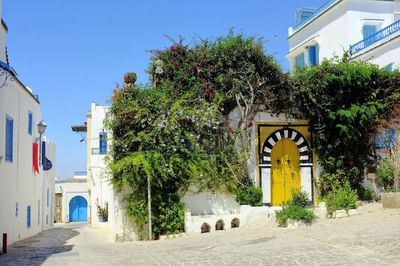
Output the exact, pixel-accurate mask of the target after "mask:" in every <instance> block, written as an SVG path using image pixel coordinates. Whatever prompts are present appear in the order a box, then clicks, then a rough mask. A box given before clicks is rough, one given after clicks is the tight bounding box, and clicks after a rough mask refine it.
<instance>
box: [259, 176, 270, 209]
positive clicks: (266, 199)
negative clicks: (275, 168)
mask: <svg viewBox="0 0 400 266" xmlns="http://www.w3.org/2000/svg"><path fill="white" fill-rule="evenodd" d="M261 185H262V187H261V189H262V192H263V200H262V203H263V204H267V203H268V204H270V203H271V168H261Z"/></svg>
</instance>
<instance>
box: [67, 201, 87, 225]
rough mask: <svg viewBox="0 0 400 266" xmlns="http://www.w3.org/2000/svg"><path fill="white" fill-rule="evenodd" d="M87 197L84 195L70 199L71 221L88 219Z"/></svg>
mask: <svg viewBox="0 0 400 266" xmlns="http://www.w3.org/2000/svg"><path fill="white" fill-rule="evenodd" d="M87 206H88V203H87V201H86V199H85V198H84V197H82V196H75V197H73V198H72V199H71V200H70V201H69V221H70V222H84V221H87Z"/></svg>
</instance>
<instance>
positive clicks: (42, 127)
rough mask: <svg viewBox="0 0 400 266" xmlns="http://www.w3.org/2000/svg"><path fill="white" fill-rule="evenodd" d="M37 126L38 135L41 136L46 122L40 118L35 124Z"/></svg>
mask: <svg viewBox="0 0 400 266" xmlns="http://www.w3.org/2000/svg"><path fill="white" fill-rule="evenodd" d="M37 127H38V131H39V135H40V137H42V135H43V134H44V132H45V131H46V128H47V125H46V123H45V122H44V121H43V120H42V121H40V122H39V124H37Z"/></svg>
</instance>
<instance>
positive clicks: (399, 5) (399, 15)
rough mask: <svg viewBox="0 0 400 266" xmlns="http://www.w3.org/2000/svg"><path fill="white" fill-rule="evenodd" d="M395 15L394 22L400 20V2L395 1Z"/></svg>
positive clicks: (399, 0)
mask: <svg viewBox="0 0 400 266" xmlns="http://www.w3.org/2000/svg"><path fill="white" fill-rule="evenodd" d="M393 15H394V21H398V20H400V0H394V3H393Z"/></svg>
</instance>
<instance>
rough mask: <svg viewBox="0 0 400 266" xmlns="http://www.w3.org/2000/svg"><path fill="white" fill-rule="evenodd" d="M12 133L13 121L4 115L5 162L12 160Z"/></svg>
mask: <svg viewBox="0 0 400 266" xmlns="http://www.w3.org/2000/svg"><path fill="white" fill-rule="evenodd" d="M13 134H14V121H13V119H12V118H11V117H9V116H6V158H5V159H6V162H10V163H12V161H13Z"/></svg>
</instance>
